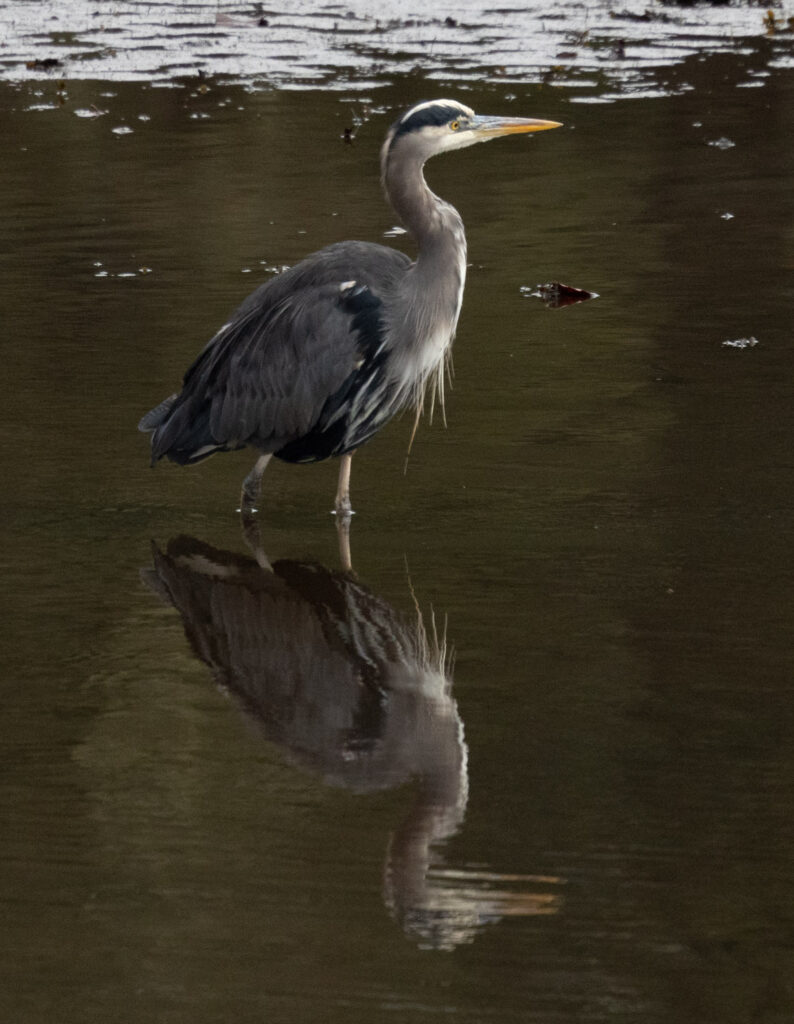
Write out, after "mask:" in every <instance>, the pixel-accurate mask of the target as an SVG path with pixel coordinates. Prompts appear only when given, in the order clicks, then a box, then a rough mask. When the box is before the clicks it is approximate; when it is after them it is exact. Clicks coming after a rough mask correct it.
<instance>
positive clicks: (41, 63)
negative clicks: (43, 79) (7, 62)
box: [25, 57, 63, 71]
mask: <svg viewBox="0 0 794 1024" xmlns="http://www.w3.org/2000/svg"><path fill="white" fill-rule="evenodd" d="M25 67H26V68H27V69H28V71H51V70H52V69H53V68H61V67H63V64H61V62H60V61H59V60H58V58H57V57H42V58H41V59H39V58H38V57H37V58H36V60H29V61H26V62H25Z"/></svg>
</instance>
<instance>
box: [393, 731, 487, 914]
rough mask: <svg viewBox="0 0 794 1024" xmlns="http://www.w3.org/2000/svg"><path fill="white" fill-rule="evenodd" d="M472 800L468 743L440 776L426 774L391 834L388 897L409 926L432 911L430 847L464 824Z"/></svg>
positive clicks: (457, 752)
mask: <svg viewBox="0 0 794 1024" xmlns="http://www.w3.org/2000/svg"><path fill="white" fill-rule="evenodd" d="M467 800H468V772H467V764H466V747H465V744H463V742H462V741H461V742H460V743H459V745H458V747H457V749H456V757H455V758H454V761H453V762H452V763H447V764H446V765H445V766H444V769H443V770H442V771H441V772H439V773H438V774H436V775H433V776H427V777H425V778H423V779H422V780H421V782H420V785H419V791H418V793H417V795H416V799H415V800H414V803H413V806H412V807H411V810H410V812H409V813H408V816H407V817H406V819H405V821H404V822H403V823H402V824H401V825H400V827H399V828H398V829H397V831H396V832H395V833H394V834H393V836H392V838H391V842H390V843H389V849H388V853H387V856H386V864H385V867H384V881H383V885H384V899H385V902H386V905H387V906H388V907H389V909H390V910H391V912H392V913H393V914H394V916H395V917H396V918H397V919H398V920H399V921H400V923H401V924H402V925H403V927H405V926H406V925H407V924H408V923H409V922H411V921H416V920H417V919H419V918H422V916H423V915H426V914H429V913H432V910H433V893H432V886H431V883H430V882H429V881H428V877H427V876H428V871H429V869H430V865H431V860H432V850H431V847H432V845H433V844H434V843H439V842H441V841H442V840H444V839H449V838H450V836H452V835H454V834H455V832H457V830H458V828H459V827H460V825H461V823H462V822H463V818H464V816H465V813H466V803H467Z"/></svg>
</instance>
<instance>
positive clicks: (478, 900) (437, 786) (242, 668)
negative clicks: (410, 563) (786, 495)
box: [145, 537, 557, 948]
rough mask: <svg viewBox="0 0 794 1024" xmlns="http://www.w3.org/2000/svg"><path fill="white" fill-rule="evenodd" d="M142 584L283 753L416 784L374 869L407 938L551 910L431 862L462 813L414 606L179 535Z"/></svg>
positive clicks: (462, 778)
mask: <svg viewBox="0 0 794 1024" xmlns="http://www.w3.org/2000/svg"><path fill="white" fill-rule="evenodd" d="M145 579H146V581H147V583H149V585H150V586H151V587H152V589H154V590H156V591H157V592H158V593H159V594H160V595H161V596H162V597H164V598H165V599H166V600H167V601H168V602H169V603H171V604H173V605H174V607H175V608H176V609H177V610H178V611H179V612H180V614H181V616H182V620H183V623H184V627H185V632H186V634H187V637H188V639H189V641H190V644H191V646H192V647H193V650H194V651H195V653H196V655H197V656H198V657H199V658H200V659H201V660H202V661H203V662H205V664H207V665H208V666H209V668H210V669H211V671H212V674H213V676H214V678H215V681H216V682H217V683H218V685H219V686H220V687H221V688H222V689H223V690H224V691H225V692H227V693H229V694H230V695H232V696H233V697H234V699H235V700H236V701H237V703H238V704H239V705H240V707H241V708H242V709H243V710H244V711H245V712H246V714H247V715H248V716H249V717H250V718H251V719H252V720H253V721H254V722H256V724H257V726H258V727H259V729H260V730H261V731H262V733H263V735H264V736H265V737H266V738H267V739H268V740H271V741H273V742H275V743H278V744H279V746H280V747H281V748H282V749H283V750H284V751H286V752H287V754H288V755H289V757H290V759H292V760H293V761H295V762H297V763H299V764H301V765H303V766H305V767H308V768H310V769H312V770H314V771H316V772H318V773H319V774H320V775H321V776H322V778H323V779H324V781H325V782H327V783H329V784H332V785H338V786H343V787H345V788H346V789H350V790H353V791H355V792H359V793H366V792H371V791H375V790H378V789H385V788H391V787H394V786H398V785H401V784H403V783H405V782H407V781H408V780H410V779H414V780H415V784H416V796H415V800H414V803H413V806H412V807H411V809H410V811H409V813H408V815H407V818H406V820H405V821H404V823H403V824H402V825H401V826H400V827H399V828H398V829H397V831H396V832H395V833H394V836H393V837H392V840H391V842H390V845H389V855H388V858H387V862H386V867H385V875H384V885H385V899H386V902H387V905H388V906H389V908H390V910H391V911H392V913H393V914H394V916H395V917H396V918H397V919H398V920H399V921H400V922H401V923H402V925H403V927H404V928H405V930H406V931H407V932H408V933H409V934H412V935H413V936H414V937H416V938H417V939H419V940H420V941H421V942H423V943H425V944H428V945H433V946H434V947H441V948H451V947H453V946H455V945H457V944H459V943H460V942H463V941H467V940H470V939H471V938H472V937H473V935H474V932H475V930H476V928H477V927H478V926H479V925H480V924H482V923H483V922H484V921H488V920H497V919H498V918H500V917H502V916H504V915H505V914H511V913H549V912H553V910H554V909H555V908H556V901H557V897H556V896H555V895H553V894H551V893H544V894H541V895H529V896H528V895H526V894H519V893H511V892H508V893H504V892H500V891H499V890H498V889H497V888H495V887H494V886H493V882H494V881H495V880H496V879H497V878H498V876H494V875H489V876H485V875H483V874H482V873H472V872H468V871H465V870H463V871H457V872H451V873H448V872H446V871H445V870H444V869H443V868H442V869H441V870H440V871H439V870H437V867H434V864H435V865H437V862H438V859H439V857H438V854H437V853H436V852H435V851H434V850H433V844H436V843H439V842H440V841H442V840H444V839H446V838H448V837H449V836H451V835H452V834H453V833H454V832H455V831H456V830H457V829H458V827H459V826H460V824H461V823H462V821H463V817H464V813H465V809H466V801H467V796H468V775H467V750H466V744H465V742H464V739H463V724H462V722H461V720H460V716H459V715H458V709H457V705H456V703H455V701H454V700H453V699H452V696H451V687H452V681H451V678H450V673H449V662H448V659H447V657H446V652H445V644H444V642H443V640H439V638H438V637H437V636H436V633H435V629H433V630H431V631H430V632H429V633H428V631H427V630H426V629H425V627H424V625H423V622H422V619H421V617H420V616H419V615H418V613H417V616H416V619H415V620H413V621H411V620H408V619H406V618H404V617H403V616H401V615H399V614H398V613H397V612H396V611H395V610H394V609H393V608H392V607H391V606H390V605H388V604H387V603H386V602H385V601H384V600H383V599H382V598H380V597H378V596H377V595H376V594H374V593H373V592H372V591H371V590H370V589H369V588H367V587H366V586H364V585H363V584H362V583H361V582H360V581H359V580H358V579H357V578H356V577H355V576H354V575H353V574H352V573H351V572H332V571H330V570H328V569H325V568H324V567H323V566H321V565H317V564H309V563H300V562H292V561H277V562H275V563H273V564H272V566H271V565H270V563H268V562H267V560H266V559H265V558H264V557H262V559H261V564H257V562H256V561H254V560H252V559H250V558H247V557H245V556H242V555H236V554H232V553H230V552H224V551H218V550H216V549H215V548H211V547H209V546H208V545H206V544H202V543H201V542H200V541H197V540H194V539H192V538H187V537H180V538H177V539H176V540H173V541H171V542H170V543H169V544H168V547H167V550H166V551H165V552H163V551H160V550H159V549H158V548H157V547H155V548H154V568H153V569H150V570H146V573H145ZM545 881H546V882H549V881H554V880H551V879H547V880H545ZM521 908H523V909H521Z"/></svg>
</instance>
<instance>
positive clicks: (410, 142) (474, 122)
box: [381, 100, 560, 171]
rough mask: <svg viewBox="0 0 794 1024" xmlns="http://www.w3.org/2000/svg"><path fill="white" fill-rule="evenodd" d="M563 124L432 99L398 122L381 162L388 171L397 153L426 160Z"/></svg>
mask: <svg viewBox="0 0 794 1024" xmlns="http://www.w3.org/2000/svg"><path fill="white" fill-rule="evenodd" d="M559 127H560V123H559V121H540V120H537V119H535V118H527V117H484V116H482V115H480V114H475V113H474V111H473V110H471V108H470V107H467V106H464V104H463V103H458V101H457V100H430V101H429V102H426V103H417V104H416V106H413V107H411V109H410V110H407V111H406V112H405V113H404V114H403V115H402V116H401V117H400V118H398V119H397V120H396V121H395V122H394V124H393V125H392V126H391V128H390V129H389V132H388V134H387V136H386V141H385V142H384V144H383V150H382V153H381V163H382V166H383V168H384V171H385V168H386V164H387V162H388V161H389V159H390V158H391V157H393V156H396V155H397V154H399V155H401V156H408V155H409V154H410V155H411V156H413V157H414V158H416V159H418V160H420V161H421V162H422V163H424V161H425V160H429V159H430V157H431V156H435V155H436V154H437V153H446V152H447V151H448V150H451V149H463V148H464V147H466V146H473V145H474V144H475V143H476V142H488V141H490V140H491V139H498V138H500V136H502V135H517V134H523V133H526V132H542V131H545V130H546V129H547V128H559Z"/></svg>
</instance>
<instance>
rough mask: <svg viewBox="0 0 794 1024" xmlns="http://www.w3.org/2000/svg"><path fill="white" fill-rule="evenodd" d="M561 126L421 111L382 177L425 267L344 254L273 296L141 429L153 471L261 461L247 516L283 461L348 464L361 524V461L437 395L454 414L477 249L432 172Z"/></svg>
mask: <svg viewBox="0 0 794 1024" xmlns="http://www.w3.org/2000/svg"><path fill="white" fill-rule="evenodd" d="M555 126H556V124H555V122H550V121H529V120H521V121H519V120H518V119H511V120H503V119H495V118H477V117H476V115H474V113H473V112H472V111H470V110H469V109H468V108H467V107H464V106H462V105H461V104H459V103H456V102H455V101H452V100H440V101H437V102H434V103H428V104H419V105H418V106H417V107H414V108H412V109H411V110H410V111H408V112H407V113H406V114H405V115H404V116H403V117H402V118H401V119H400V120H398V121H397V122H396V123H395V124H394V125H393V126H392V128H391V130H390V132H389V134H388V135H387V138H386V141H385V143H384V145H383V149H382V154H381V170H382V176H383V184H384V189H385V191H386V195H387V197H388V199H389V201H390V202H391V204H392V206H393V207H394V209H395V211H396V212H397V214H398V215H399V217H400V218H401V220H402V222H403V223H404V224H405V226H406V228H407V229H408V231H409V232H410V234H411V235H412V236H413V238H414V239H415V241H416V242H417V245H418V249H419V251H418V255H417V259H416V261H415V262H411V260H410V259H409V258H408V257H407V256H405V255H404V254H403V253H401V252H398V251H396V250H394V249H390V248H388V247H386V246H382V245H375V244H373V243H369V242H341V243H338V244H337V245H331V246H328V248H326V249H322V250H320V251H319V252H316V253H314V254H313V255H311V256H309V257H307V258H306V259H305V260H303V261H302V262H300V263H298V264H297V265H296V266H294V267H292V268H290V269H289V270H287V271H285V272H284V273H283V274H281V275H279V276H278V277H276V278H273V279H272V280H270V281H268V282H266V283H265V284H263V285H262V286H261V287H259V288H258V289H257V290H256V291H255V292H253V293H252V294H251V295H250V296H249V297H248V298H247V299H246V300H245V302H244V303H243V304H242V305H241V306H240V307H239V308H238V309H237V310H236V311H235V312H234V313H233V314H232V316H231V318H230V319H229V322H228V323H226V324H224V326H223V327H222V328H221V329H220V330H219V331H218V333H217V334H216V335H215V337H214V338H212V340H211V341H210V342H209V344H208V345H207V346H206V348H205V349H204V351H203V352H202V353H201V354H200V355H199V357H198V358H197V359H196V361H195V362H194V363H193V365H192V366H191V367H190V368H189V369H188V371H187V373H186V374H185V377H184V380H183V386H182V391H181V392H180V393H179V394H176V395H172V396H171V397H170V398H168V399H166V400H165V401H164V402H162V403H161V404H160V405H158V406H157V407H156V408H155V409H152V410H151V412H149V413H147V415H146V416H144V417H143V419H142V420H141V423H140V428H141V429H142V430H147V431H152V432H153V434H152V461H153V462H155V461H157V460H158V459H160V458H162V457H163V456H166V457H167V458H169V459H171V460H172V461H174V462H177V463H180V464H182V465H186V464H192V463H194V462H199V461H201V460H202V459H205V458H207V457H208V456H210V455H213V454H214V453H215V452H218V451H230V450H234V449H237V448H242V447H245V446H251V447H253V448H255V449H257V450H258V451H259V452H260V453H262V455H261V456H260V458H259V460H258V461H257V465H256V466H255V468H254V471H253V472H252V474H251V475H250V476H249V477H248V478H247V480H246V484H245V487H244V491H243V507H244V508H245V506H246V505H248V506H251V505H252V503H253V501H254V499H255V497H256V493H257V491H258V489H259V484H260V479H261V475H262V472H263V470H264V467H265V465H266V464H267V461H268V458H269V457H270V455H271V454H272V455H275V456H276V457H277V458H280V459H283V460H285V461H287V462H316V461H318V460H321V459H326V458H329V457H330V456H344V457H345V459H344V461H343V465H342V469H341V472H340V487H339V490H338V493H337V511H349V507H350V506H349V498H348V493H347V484H348V480H349V472H350V457H351V455H352V453H353V452H354V451H355V449H356V448H358V447H360V446H361V445H362V444H364V443H365V442H366V441H368V440H369V439H370V438H371V437H372V436H373V435H374V434H375V433H376V432H377V431H378V430H379V429H380V428H381V427H382V426H384V424H385V423H387V422H388V421H389V420H390V419H391V418H392V417H393V416H394V415H395V414H396V413H397V412H398V411H400V410H401V409H403V408H405V407H406V406H409V405H413V406H414V407H416V408H417V410H419V409H421V407H422V403H423V400H424V395H425V392H426V389H427V387H428V384H431V383H432V384H433V385H435V386H436V387H437V388H438V393H439V396H440V398H441V400H442V401H443V383H444V364H445V359H446V356H447V355H448V353H449V349H450V346H451V344H452V339H453V337H454V334H455V328H456V325H457V321H458V315H459V313H460V307H461V302H462V299H463V287H464V283H465V277H466V240H465V235H464V231H463V222H462V221H461V218H460V216H459V215H458V213H457V211H456V210H455V209H454V208H453V207H452V206H450V205H449V204H447V203H445V202H443V200H441V199H439V198H438V197H437V196H435V195H434V194H433V193H432V192H431V191H430V189H429V188H428V187H427V185H426V183H425V180H424V175H423V171H422V168H423V165H424V163H425V160H427V159H428V158H429V157H430V156H432V155H433V154H434V153H436V152H443V151H444V150H445V149H454V148H461V147H462V146H464V145H470V144H472V142H477V141H482V140H483V139H485V138H490V137H495V135H498V134H506V133H508V132H515V131H537V130H541V129H542V128H550V127H555ZM478 132H479V134H478ZM467 133H468V135H467Z"/></svg>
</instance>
